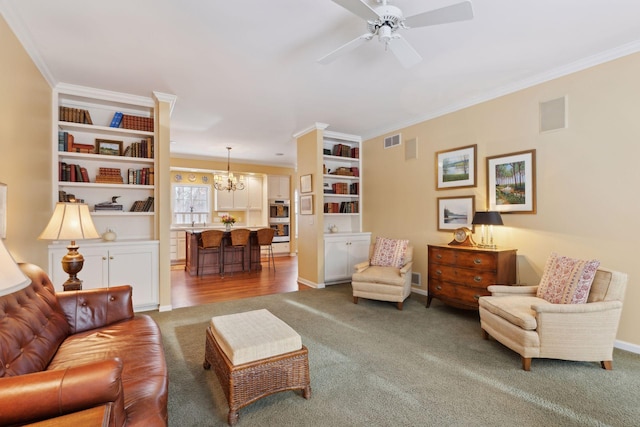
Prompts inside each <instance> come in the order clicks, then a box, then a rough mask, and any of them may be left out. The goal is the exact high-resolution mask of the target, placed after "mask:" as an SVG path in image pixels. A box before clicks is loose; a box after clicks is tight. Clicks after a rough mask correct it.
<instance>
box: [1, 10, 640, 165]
mask: <svg viewBox="0 0 640 427" xmlns="http://www.w3.org/2000/svg"><path fill="white" fill-rule="evenodd" d="M456 2H457V0H429V1H426V0H397V1H395V2H393V4H394V5H395V6H397V7H399V8H401V9H402V11H403V12H404V15H405V16H410V15H414V14H417V13H420V12H424V11H427V10H432V9H436V8H439V7H443V6H447V5H450V4H453V3H456ZM372 4H373V5H375V3H372ZM0 10H1V11H2V14H3V16H4V17H5V19H6V20H7V22H8V23H9V25H10V26H11V27H12V29H13V30H14V32H16V34H17V35H18V38H19V39H20V41H21V42H22V43H23V45H25V48H26V49H27V51H28V52H29V53H30V54H31V56H32V58H33V59H34V61H35V62H36V64H37V65H38V66H39V67H40V69H41V70H42V71H43V74H44V75H45V77H46V78H47V79H48V80H49V81H50V82H51V83H52V84H56V83H60V82H64V83H70V84H76V85H82V86H89V87H95V88H100V89H106V90H112V91H118V92H125V93H130V94H135V95H142V96H151V94H152V91H159V92H164V93H169V94H174V95H176V96H177V101H176V104H175V108H174V110H173V115H172V118H171V139H172V141H174V143H172V145H171V152H172V154H176V155H198V156H205V157H212V158H223V159H226V155H227V153H226V149H225V147H226V146H231V147H233V150H232V152H231V158H232V162H233V161H234V160H244V161H246V162H249V163H262V164H273V165H288V166H294V165H295V158H296V146H295V141H294V139H293V136H292V135H293V134H294V133H296V132H298V131H301V130H303V129H306V128H308V127H310V126H311V125H313V124H314V123H316V122H321V123H327V124H329V125H330V126H329V130H332V131H336V132H343V133H351V134H356V135H362V136H363V137H364V139H367V138H370V137H374V136H378V135H380V134H383V133H386V132H390V131H393V130H395V129H398V128H400V127H403V126H406V125H409V124H413V123H417V122H420V121H423V120H425V119H428V118H431V117H435V116H438V115H440V114H443V113H446V112H449V111H454V110H456V109H459V108H462V107H465V106H468V105H472V104H475V103H477V102H481V101H483V100H486V99H491V98H494V97H496V96H500V95H502V94H505V93H509V92H512V91H514V90H518V89H521V88H523V87H527V86H530V85H532V84H536V83H539V82H542V81H545V80H548V79H550V78H554V77H558V76H560V75H564V74H567V73H570V72H573V71H576V70H579V69H582V68H585V67H588V66H592V65H594V64H597V63H600V62H603V61H607V60H610V59H613V58H616V57H619V56H623V55H626V54H629V53H632V52H637V51H638V50H640V24H639V23H638V17H640V1H637V0H528V1H527V0H475V1H473V10H474V15H475V17H474V19H473V20H471V21H464V22H458V23H453V24H446V25H439V26H433V27H425V28H414V29H411V30H407V31H403V32H402V35H403V36H404V37H405V38H406V39H407V40H408V41H409V42H410V43H411V44H412V45H413V47H414V48H415V49H416V50H417V51H418V52H419V53H420V54H421V55H422V57H423V58H424V60H423V61H422V62H421V63H420V64H418V65H416V66H414V67H412V68H409V69H405V68H402V66H401V65H400V64H399V63H398V61H397V60H396V58H395V57H394V56H393V55H392V53H391V52H390V51H389V52H386V51H385V50H384V46H383V45H381V44H380V43H379V42H378V41H377V39H373V40H371V41H369V42H367V43H366V44H365V45H363V46H361V47H359V48H358V49H356V50H354V51H353V52H351V53H349V54H347V56H343V57H341V58H339V59H338V60H336V61H335V62H333V63H331V64H328V65H321V64H318V63H317V62H316V60H317V59H319V58H320V57H322V56H323V55H325V54H327V53H329V52H330V51H332V50H334V49H336V48H337V47H339V46H341V45H342V44H344V43H346V42H348V41H350V40H352V39H354V38H355V37H357V36H359V35H361V34H363V33H364V32H366V24H365V22H364V21H363V20H362V19H361V18H359V17H357V16H355V15H353V14H352V13H350V12H349V11H347V10H346V9H344V8H342V7H341V6H339V5H337V4H335V3H333V2H332V1H331V0H236V1H231V0H227V1H220V0H180V1H178V0H135V1H132V0H108V1H87V0H55V1H51V0H0ZM276 153H283V154H284V155H282V156H277V155H276Z"/></svg>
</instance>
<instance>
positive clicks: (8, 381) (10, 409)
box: [0, 358, 126, 426]
mask: <svg viewBox="0 0 640 427" xmlns="http://www.w3.org/2000/svg"><path fill="white" fill-rule="evenodd" d="M105 404H111V414H110V415H111V420H110V423H109V424H110V425H115V426H122V425H124V424H125V421H126V414H125V409H124V393H123V389H122V360H120V359H119V358H113V359H109V360H104V361H100V362H95V363H89V364H85V365H80V366H73V367H70V368H67V369H56V370H51V371H42V372H35V373H32V374H25V375H16V376H13V377H4V378H0V425H13V424H24V423H31V422H35V421H41V420H45V419H50V418H54V417H58V416H61V415H65V414H72V413H74V412H79V411H83V410H85V409H88V408H93V407H96V406H101V405H105Z"/></svg>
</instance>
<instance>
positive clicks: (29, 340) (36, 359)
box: [0, 278, 69, 377]
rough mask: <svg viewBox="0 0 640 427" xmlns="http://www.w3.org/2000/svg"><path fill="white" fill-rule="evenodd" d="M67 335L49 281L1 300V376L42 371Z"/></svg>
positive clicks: (30, 286) (64, 321)
mask: <svg viewBox="0 0 640 427" xmlns="http://www.w3.org/2000/svg"><path fill="white" fill-rule="evenodd" d="M68 333H69V324H68V323H67V320H66V318H65V315H64V313H63V311H62V309H61V308H60V305H59V304H58V300H57V299H56V296H55V291H54V289H53V286H52V285H51V282H50V281H49V280H48V278H46V280H45V279H42V280H36V279H34V281H33V282H32V283H31V284H30V285H29V286H27V287H26V288H24V289H22V290H19V291H16V292H13V293H11V294H9V295H5V296H3V297H0V377H6V376H14V375H23V374H29V373H33V372H40V371H43V370H44V369H46V367H47V365H49V362H50V361H51V359H52V358H53V356H54V355H55V354H56V351H57V350H58V346H59V345H60V343H62V341H63V340H64V339H65V338H66V337H67V334H68Z"/></svg>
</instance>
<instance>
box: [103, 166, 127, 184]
mask: <svg viewBox="0 0 640 427" xmlns="http://www.w3.org/2000/svg"><path fill="white" fill-rule="evenodd" d="M96 182H98V183H103V184H123V183H124V181H123V180H122V172H121V171H120V169H119V168H105V167H100V168H98V175H96Z"/></svg>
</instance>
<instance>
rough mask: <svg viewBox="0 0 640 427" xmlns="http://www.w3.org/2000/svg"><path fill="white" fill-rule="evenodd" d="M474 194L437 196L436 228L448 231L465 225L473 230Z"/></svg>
mask: <svg viewBox="0 0 640 427" xmlns="http://www.w3.org/2000/svg"><path fill="white" fill-rule="evenodd" d="M475 202H476V197H475V196H464V197H438V217H437V218H438V230H439V231H448V230H455V229H456V228H460V227H467V228H468V229H469V230H472V231H473V224H471V223H472V222H473V214H474V213H475Z"/></svg>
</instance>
